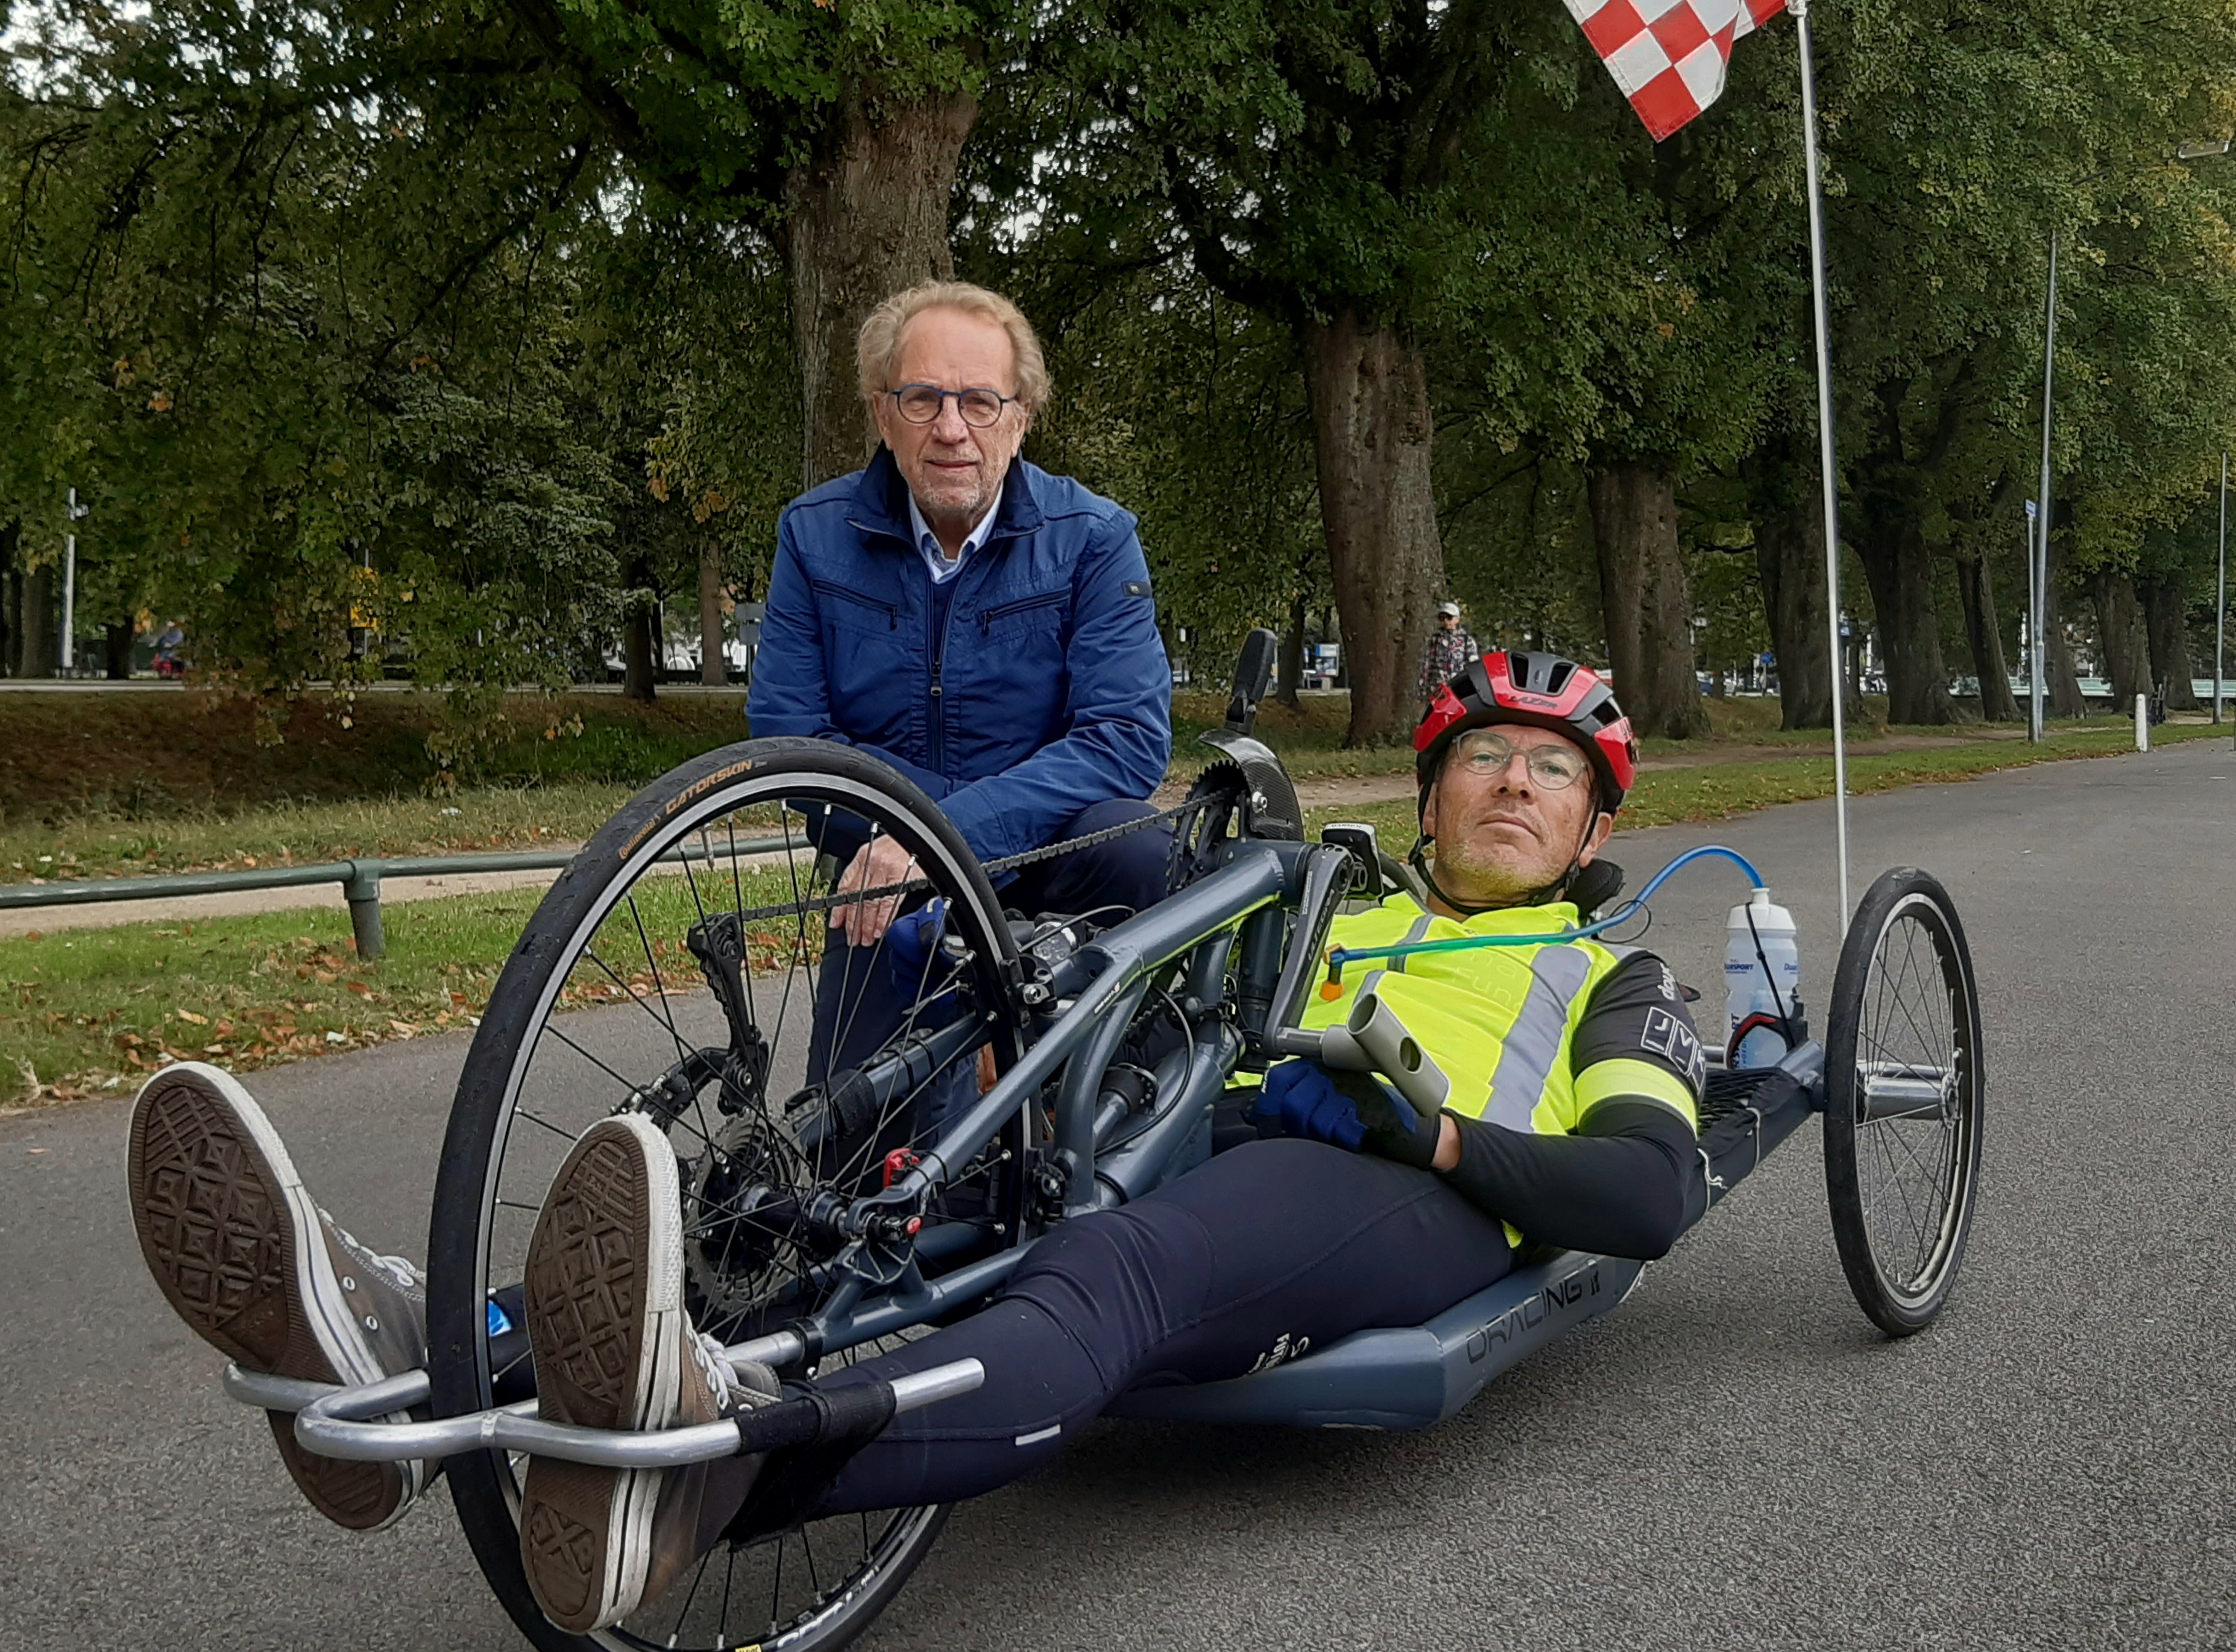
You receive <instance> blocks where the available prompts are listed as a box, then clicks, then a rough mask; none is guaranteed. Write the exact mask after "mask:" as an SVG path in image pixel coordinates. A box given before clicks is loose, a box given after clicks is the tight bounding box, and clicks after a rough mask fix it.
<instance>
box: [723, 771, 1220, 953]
mask: <svg viewBox="0 0 2236 1652" xmlns="http://www.w3.org/2000/svg"><path fill="white" fill-rule="evenodd" d="M1216 801H1218V800H1217V799H1216V798H1214V797H1191V798H1189V799H1187V801H1186V802H1184V803H1175V804H1174V805H1173V807H1171V808H1170V809H1166V810H1159V811H1158V812H1157V813H1155V814H1154V815H1144V816H1141V818H1140V819H1139V820H1128V821H1121V822H1120V823H1118V824H1117V825H1115V826H1105V827H1103V828H1102V829H1101V830H1100V831H1092V832H1082V834H1080V836H1077V837H1068V838H1065V839H1064V840H1063V841H1062V842H1060V843H1046V844H1043V845H1042V846H1041V847H1040V848H1039V849H1025V850H1023V851H1021V852H1020V853H1018V854H1016V855H1003V856H1002V857H1001V858H1000V859H998V860H992V861H988V862H985V869H986V872H987V874H988V875H993V874H995V873H998V872H1013V871H1015V870H1016V869H1018V868H1019V867H1024V866H1032V865H1034V864H1036V863H1037V862H1041V861H1049V860H1054V859H1055V858H1056V856H1057V855H1070V854H1075V853H1076V852H1077V851H1079V850H1080V849H1092V848H1094V847H1095V845H1096V844H1098V843H1108V842H1112V841H1114V840H1115V839H1117V838H1121V837H1124V836H1128V834H1130V833H1134V832H1140V831H1147V830H1148V829H1149V828H1150V827H1152V826H1161V825H1164V824H1166V823H1168V822H1171V821H1175V820H1178V819H1179V818H1180V816H1183V815H1192V814H1194V813H1197V812H1198V811H1200V810H1203V809H1205V808H1207V807H1208V806H1209V805H1210V804H1211V803H1214V802H1216ZM928 888H931V879H930V878H921V877H919V878H908V879H904V881H902V882H898V883H885V884H880V885H878V887H876V888H869V889H850V890H848V891H847V892H846V893H845V894H844V895H839V894H832V895H810V896H807V897H806V899H804V900H799V901H783V902H779V904H777V905H775V906H766V907H747V908H745V909H744V910H742V911H740V912H737V913H735V914H733V916H734V917H735V918H736V919H737V921H739V922H740V923H747V922H751V921H753V920H754V919H756V918H775V917H782V916H784V915H786V914H791V913H801V914H806V913H809V912H835V911H836V910H838V908H840V907H851V906H860V905H863V904H865V902H868V901H882V900H884V899H885V898H886V897H887V896H889V895H909V894H911V893H913V892H914V891H916V890H918V889H928Z"/></svg>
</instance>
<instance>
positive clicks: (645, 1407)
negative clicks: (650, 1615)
mask: <svg viewBox="0 0 2236 1652" xmlns="http://www.w3.org/2000/svg"><path fill="white" fill-rule="evenodd" d="M682 1215H683V1200H682V1194H681V1187H680V1185H679V1183H678V1179H677V1174H676V1164H675V1154H674V1150H673V1149H671V1148H670V1147H669V1145H668V1138H667V1137H664V1136H662V1135H661V1132H660V1130H659V1128H658V1126H656V1125H654V1124H653V1123H652V1121H651V1120H650V1119H648V1118H644V1117H643V1116H642V1115H641V1114H637V1113H621V1114H617V1115H615V1117H613V1118H603V1119H601V1120H599V1121H598V1122H597V1123H596V1124H593V1125H591V1126H590V1128H589V1130H587V1131H584V1132H583V1133H582V1137H581V1138H580V1139H579V1140H578V1141H576V1142H575V1146H574V1149H573V1151H571V1152H569V1154H568V1156H567V1160H566V1163H564V1164H562V1165H561V1166H560V1167H559V1174H558V1175H557V1176H556V1177H554V1178H553V1180H552V1183H551V1191H550V1193H549V1196H547V1197H546V1199H545V1200H544V1203H543V1212H542V1214H541V1215H540V1216H537V1218H536V1233H535V1236H534V1237H533V1238H532V1239H530V1240H529V1246H528V1267H527V1280H526V1289H527V1318H528V1340H529V1347H531V1348H532V1349H533V1350H534V1353H535V1358H536V1401H537V1406H538V1411H539V1413H540V1414H541V1415H542V1416H543V1418H544V1419H546V1420H547V1421H550V1422H562V1423H573V1424H575V1425H577V1426H582V1427H587V1428H605V1429H624V1428H631V1429H650V1428H677V1427H682V1426H688V1425H694V1424H698V1423H709V1422H714V1421H715V1420H717V1419H720V1417H721V1416H722V1415H723V1414H724V1413H725V1411H726V1410H731V1411H734V1410H735V1408H736V1407H737V1406H740V1405H753V1404H766V1403H768V1402H771V1401H773V1400H774V1399H775V1398H776V1397H777V1394H778V1385H777V1382H776V1380H775V1377H774V1376H773V1373H770V1372H769V1371H768V1370H767V1369H766V1367H760V1366H751V1367H746V1369H744V1370H740V1371H733V1368H732V1367H730V1366H729V1365H727V1363H726V1362H725V1361H723V1360H721V1359H720V1349H719V1346H718V1345H717V1344H715V1343H714V1341H713V1339H712V1338H704V1337H701V1336H700V1335H699V1334H697V1333H696V1332H695V1331H694V1329H693V1328H692V1325H691V1316H690V1314H689V1313H688V1311H687V1309H686V1308H684V1305H683V1231H682V1228H683V1223H682ZM706 1490H707V1465H704V1464H698V1465H693V1466H691V1467H689V1468H681V1469H610V1468H594V1467H591V1466H589V1465H585V1464H580V1463H566V1462H561V1461H559V1460H557V1459H552V1458H536V1457H531V1458H530V1459H529V1465H528V1477H527V1480H526V1483H525V1485H523V1488H522V1492H521V1505H520V1558H521V1564H522V1566H523V1568H524V1569H525V1570H526V1571H527V1574H528V1583H529V1588H530V1589H531V1590H534V1592H535V1595H536V1603H537V1604H538V1605H540V1606H541V1607H543V1615H544V1616H546V1617H548V1618H549V1619H550V1620H551V1622H552V1623H555V1624H556V1625H557V1626H558V1627H559V1628H561V1629H565V1630H567V1631H569V1633H571V1634H575V1635H587V1634H589V1633H590V1632H592V1631H593V1630H595V1629H605V1628H608V1627H609V1626H610V1625H612V1624H615V1623H619V1622H620V1621H621V1619H622V1618H624V1617H627V1616H628V1615H629V1614H630V1613H631V1612H633V1611H635V1609H637V1608H638V1606H639V1605H641V1604H642V1603H644V1602H647V1601H649V1600H654V1599H657V1598H658V1597H659V1596H660V1595H661V1592H662V1591H663V1590H666V1589H667V1588H668V1585H669V1584H670V1583H673V1582H674V1581H675V1579H676V1578H677V1577H680V1576H681V1574H682V1573H683V1572H685V1571H686V1570H688V1569H689V1567H690V1566H691V1564H693V1563H694V1561H696V1560H697V1559H698V1558H699V1557H700V1555H701V1554H702V1553H704V1552H705V1551H706V1550H707V1547H708V1546H710V1543H711V1538H712V1535H713V1534H712V1532H708V1533H702V1532H701V1531H700V1526H701V1524H702V1522H701V1520H700V1512H701V1508H702V1505H703V1504H704V1502H705V1499H706ZM710 1524H712V1525H713V1531H714V1532H719V1530H720V1525H719V1523H710Z"/></svg>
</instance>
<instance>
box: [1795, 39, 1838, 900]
mask: <svg viewBox="0 0 2236 1652" xmlns="http://www.w3.org/2000/svg"><path fill="white" fill-rule="evenodd" d="M1791 10H1792V13H1793V25H1794V28H1795V29H1797V30H1798V31H1799V36H1800V47H1801V141H1802V149H1803V152H1804V154H1805V157H1806V159H1807V161H1808V166H1809V294H1810V300H1811V305H1812V309H1813V310H1814V311H1815V314H1816V322H1817V456H1818V466H1819V468H1820V469H1822V470H1823V472H1824V482H1823V485H1824V492H1825V629H1826V631H1827V633H1829V637H1830V640H1831V644H1832V819H1833V823H1834V826H1833V829H1834V833H1835V835H1836V836H1837V837H1838V840H1839V853H1840V933H1841V935H1842V936H1843V937H1844V938H1845V936H1846V934H1847V932H1848V913H1849V909H1850V908H1849V906H1848V737H1847V724H1846V720H1845V715H1844V713H1845V706H1844V705H1842V689H1843V686H1844V685H1843V683H1842V681H1841V678H1842V675H1843V669H1844V662H1843V661H1842V659H1841V658H1840V652H1841V651H1840V473H1839V468H1838V462H1837V461H1836V460H1835V459H1834V457H1833V453H1832V321H1831V318H1830V316H1829V314H1828V312H1827V311H1826V309H1825V187H1824V183H1823V180H1822V178H1821V176H1820V174H1819V171H1818V161H1817V72H1816V66H1815V63H1814V62H1813V61H1812V56H1811V53H1810V48H1809V0H1792V6H1791Z"/></svg>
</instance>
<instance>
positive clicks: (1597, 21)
mask: <svg viewBox="0 0 2236 1652" xmlns="http://www.w3.org/2000/svg"><path fill="white" fill-rule="evenodd" d="M1568 10H1570V11H1572V12H1574V13H1575V18H1576V21H1577V22H1578V23H1582V24H1583V26H1584V38H1585V39H1587V40H1588V41H1590V42H1591V43H1592V49H1593V50H1594V51H1595V52H1597V53H1598V54H1599V55H1600V61H1601V62H1604V63H1605V64H1606V65H1607V66H1608V73H1609V74H1610V75H1614V76H1615V84H1616V85H1617V86H1620V87H1621V88H1622V95H1624V96H1625V97H1627V98H1628V99H1629V100H1630V107H1631V108H1634V109H1636V110H1637V111H1638V118H1639V119H1640V120H1641V121H1645V122H1646V129H1647V131H1648V132H1650V133H1651V134H1653V135H1654V141H1655V142H1657V143H1659V142H1660V141H1661V140H1662V139H1664V138H1666V137H1667V136H1668V135H1669V134H1671V133H1672V132H1674V131H1675V130H1676V129H1677V128H1679V127H1680V126H1683V125H1684V124H1685V122H1686V121H1689V120H1691V119H1692V118H1693V116H1694V115H1698V114H1699V113H1700V111H1701V110H1702V109H1705V108H1707V107H1708V105H1709V104H1711V103H1713V102H1715V101H1716V99H1717V98H1718V97H1719V96H1720V95H1722V93H1723V89H1724V71H1725V69H1726V68H1727V67H1728V66H1729V65H1730V63H1731V61H1732V43H1733V41H1735V40H1737V39H1738V38H1739V36H1741V35H1744V34H1748V33H1751V32H1752V31H1753V29H1756V28H1758V27H1759V26H1760V25H1761V24H1763V23H1768V22H1769V21H1770V20H1771V19H1772V17H1775V16H1778V14H1779V12H1781V11H1783V10H1786V0H1568Z"/></svg>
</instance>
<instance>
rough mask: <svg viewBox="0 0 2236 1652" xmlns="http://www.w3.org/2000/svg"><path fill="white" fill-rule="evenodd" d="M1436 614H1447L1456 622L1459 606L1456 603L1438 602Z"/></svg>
mask: <svg viewBox="0 0 2236 1652" xmlns="http://www.w3.org/2000/svg"><path fill="white" fill-rule="evenodd" d="M1437 613H1440V614H1444V613H1448V614H1450V615H1451V616H1452V618H1453V619H1455V620H1457V619H1458V618H1459V613H1460V605H1459V604H1458V603H1457V602H1439V603H1438V604H1437Z"/></svg>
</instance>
